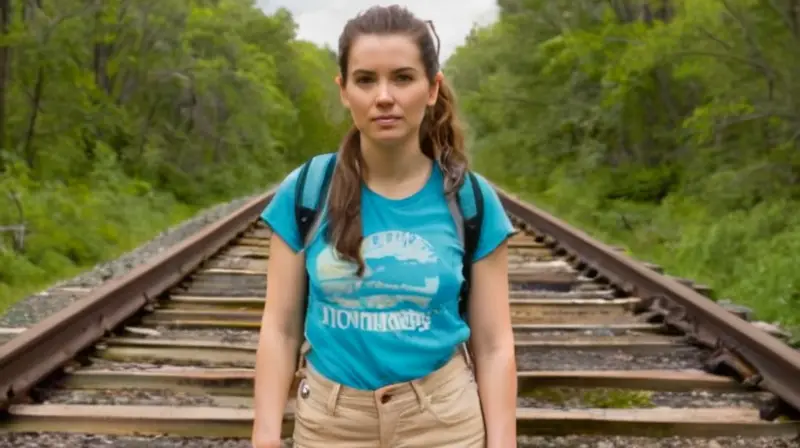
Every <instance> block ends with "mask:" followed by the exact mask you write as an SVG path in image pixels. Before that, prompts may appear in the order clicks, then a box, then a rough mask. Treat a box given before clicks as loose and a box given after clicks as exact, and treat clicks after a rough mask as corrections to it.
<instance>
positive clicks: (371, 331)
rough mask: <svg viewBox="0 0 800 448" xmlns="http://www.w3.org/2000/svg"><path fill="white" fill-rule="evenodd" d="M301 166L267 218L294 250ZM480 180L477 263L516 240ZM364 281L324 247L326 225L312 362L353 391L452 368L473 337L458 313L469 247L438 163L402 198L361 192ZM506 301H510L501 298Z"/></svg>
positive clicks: (312, 321) (313, 262)
mask: <svg viewBox="0 0 800 448" xmlns="http://www.w3.org/2000/svg"><path fill="white" fill-rule="evenodd" d="M298 174H299V168H298V169H295V170H294V171H293V172H292V173H290V174H289V175H288V176H287V177H286V178H285V179H284V180H283V182H282V183H281V185H280V186H279V187H278V190H277V192H276V193H275V197H274V198H273V199H272V201H271V202H270V203H269V205H268V206H267V207H266V209H265V210H264V212H263V213H262V215H261V216H262V219H264V221H265V222H266V223H267V224H268V225H269V226H270V227H271V228H272V230H273V232H275V233H276V234H277V235H279V236H280V237H281V238H282V239H283V240H284V241H286V243H287V244H288V245H289V246H290V247H291V248H292V249H293V250H294V251H296V252H297V251H300V250H302V249H303V242H302V241H301V239H300V236H299V232H298V229H297V226H296V223H295V220H294V216H295V215H294V192H295V184H296V182H297V177H298ZM476 177H478V181H479V182H478V183H479V185H480V189H481V191H482V192H483V198H484V218H483V227H482V229H481V238H480V241H479V243H478V246H477V249H476V251H475V256H474V260H476V261H477V260H479V259H481V258H483V257H485V256H486V255H488V254H489V253H491V252H492V251H493V250H494V249H495V248H496V247H497V246H498V245H499V244H501V243H502V242H503V241H504V240H505V239H507V238H508V237H509V236H510V235H511V234H512V233H513V226H512V225H511V222H510V220H509V218H508V216H507V215H506V213H505V211H504V209H503V207H502V204H501V203H500V200H499V198H498V197H497V194H496V192H495V191H494V189H492V188H491V186H490V185H489V184H488V183H487V182H486V181H485V179H484V178H483V177H481V176H477V175H476ZM361 213H362V217H361V219H362V226H363V234H364V235H365V238H364V241H363V244H362V249H361V251H362V254H363V257H364V261H365V263H366V270H365V272H364V276H363V277H361V278H359V277H356V276H355V269H356V265H355V264H352V263H348V262H344V261H343V260H340V259H339V258H338V257H337V256H336V255H335V252H334V251H333V250H332V247H331V246H329V245H328V244H326V242H325V241H324V232H325V227H326V220H325V219H324V218H323V220H322V222H321V223H322V224H321V225H320V226H319V227H318V229H319V230H318V231H317V232H316V233H315V235H314V236H312V239H311V240H310V243H309V245H308V247H307V248H305V250H306V269H307V271H308V276H309V291H310V295H309V302H308V303H309V309H308V312H307V315H306V322H305V336H306V339H307V340H308V341H309V344H310V345H311V351H310V352H309V354H308V362H309V363H310V364H311V365H312V366H313V367H314V369H315V370H317V371H318V372H320V373H321V374H323V375H324V376H326V377H327V378H329V379H331V380H333V381H336V382H338V383H340V384H343V385H345V386H349V387H352V388H356V389H367V390H374V389H377V388H380V387H382V386H385V385H388V384H393V383H398V382H403V381H409V380H412V379H415V378H421V377H423V376H425V375H427V374H429V373H430V372H432V371H434V370H436V369H438V368H439V367H441V366H442V365H444V364H445V363H446V362H447V361H449V359H450V358H451V357H452V355H453V353H454V350H455V349H456V348H457V347H458V346H459V344H461V343H463V342H464V341H466V340H467V339H468V338H469V335H470V329H469V327H468V326H467V325H466V324H465V322H464V321H463V320H462V318H461V316H460V315H459V312H458V294H459V290H460V287H461V283H462V281H463V276H462V273H461V267H462V261H461V260H462V256H463V253H464V251H463V248H462V245H461V241H460V240H459V238H458V234H457V229H456V227H455V222H454V221H453V217H452V215H451V214H450V211H449V209H448V206H447V200H446V198H445V196H444V184H443V177H442V172H441V170H440V168H439V166H438V164H434V169H433V170H432V172H431V175H430V178H429V179H428V181H427V183H426V184H425V186H424V187H423V188H422V189H421V190H419V191H418V192H417V193H415V194H413V195H412V196H409V197H406V198H403V199H399V200H395V199H389V198H386V197H383V196H381V195H379V194H376V193H375V192H373V191H371V190H370V189H369V188H368V187H367V186H366V185H362V189H361ZM497 300H507V298H506V297H498V298H497Z"/></svg>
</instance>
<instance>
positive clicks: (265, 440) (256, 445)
mask: <svg viewBox="0 0 800 448" xmlns="http://www.w3.org/2000/svg"><path fill="white" fill-rule="evenodd" d="M250 442H251V443H252V444H253V448H281V436H280V435H277V436H275V435H273V434H271V433H270V431H268V430H267V429H266V428H258V427H256V428H254V429H253V437H252V439H251V440H250Z"/></svg>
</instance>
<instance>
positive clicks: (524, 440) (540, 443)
mask: <svg viewBox="0 0 800 448" xmlns="http://www.w3.org/2000/svg"><path fill="white" fill-rule="evenodd" d="M45 446H46V447H52V448H56V447H58V448H62V447H63V448H67V447H69V448H72V447H76V448H77V447H81V448H100V447H115V448H212V447H213V448H251V447H252V444H251V443H250V441H249V440H243V439H238V440H231V439H197V438H179V437H114V436H94V435H80V434H12V435H11V436H9V437H7V438H0V447H15V448H39V447H45ZM291 446H292V444H291V439H286V440H284V441H283V444H282V447H281V448H291ZM518 446H519V447H520V448H797V447H798V446H800V445H799V444H798V442H797V441H793V440H791V439H786V438H777V437H776V438H771V437H761V438H739V437H720V438H715V439H701V438H699V439H694V438H688V439H687V438H677V437H671V438H664V439H658V438H644V437H588V436H570V437H519V438H518Z"/></svg>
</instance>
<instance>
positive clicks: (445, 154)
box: [327, 5, 468, 276]
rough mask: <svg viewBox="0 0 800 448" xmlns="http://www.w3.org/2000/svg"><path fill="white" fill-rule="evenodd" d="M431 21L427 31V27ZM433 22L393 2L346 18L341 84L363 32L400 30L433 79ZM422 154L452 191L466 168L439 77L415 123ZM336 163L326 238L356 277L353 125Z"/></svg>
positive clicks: (357, 164)
mask: <svg viewBox="0 0 800 448" xmlns="http://www.w3.org/2000/svg"><path fill="white" fill-rule="evenodd" d="M429 24H430V29H429V28H428V25H429ZM431 31H432V32H433V34H435V30H434V29H433V24H432V23H430V22H425V21H422V20H420V19H418V18H417V17H415V16H414V15H413V14H412V13H411V12H409V11H408V10H407V9H405V8H402V7H400V6H398V5H392V6H375V7H372V8H370V9H368V10H366V11H365V12H363V13H361V14H359V15H358V16H356V17H355V18H353V19H351V20H349V21H348V22H347V24H346V25H345V27H344V30H343V31H342V34H341V36H339V71H340V75H341V79H342V85H343V86H344V85H345V84H346V83H347V67H348V58H349V56H350V47H351V45H352V44H353V42H354V41H355V39H356V38H357V37H359V36H361V35H364V34H382V35H387V34H404V35H407V36H409V37H411V38H412V39H414V41H415V42H416V43H417V47H418V48H419V52H420V56H421V58H422V63H423V65H424V66H425V75H426V77H427V78H428V80H429V81H430V82H431V83H433V82H434V79H435V77H436V74H437V73H438V72H439V50H438V48H437V47H438V36H437V43H436V44H435V43H434V39H433V36H432V33H431ZM420 147H421V149H422V152H423V153H424V154H425V155H426V156H428V157H429V158H431V159H432V160H434V161H435V162H438V163H439V165H440V166H441V168H442V171H443V173H444V176H445V194H448V195H451V194H455V192H456V190H457V188H458V186H460V185H461V182H462V180H463V177H464V174H465V172H466V170H467V169H468V160H467V155H466V151H465V150H464V134H463V131H462V128H461V124H460V122H459V120H458V117H456V113H455V97H454V95H453V92H452V90H451V89H450V87H449V86H448V85H447V84H446V83H445V82H444V80H442V81H441V82H440V85H439V93H438V96H437V99H436V104H434V106H432V107H430V108H428V110H426V113H425V117H424V118H423V120H422V124H421V127H420ZM338 159H339V160H338V163H337V165H336V169H335V171H334V173H333V178H332V180H331V189H330V197H329V206H328V231H327V239H328V240H329V241H332V242H333V246H334V248H335V249H336V251H337V252H338V253H339V254H340V256H341V257H342V259H344V260H348V261H350V262H353V263H356V264H357V265H358V270H357V272H356V275H358V276H361V275H362V274H363V272H364V267H365V266H364V260H363V258H362V256H361V251H360V249H361V242H362V240H363V233H362V225H361V181H362V179H363V174H364V170H365V169H366V166H365V164H364V159H363V157H362V155H361V143H360V132H359V130H358V128H356V127H355V126H353V127H352V128H351V129H350V130H349V131H348V132H347V134H346V135H345V137H344V139H343V141H342V145H341V147H340V149H339V155H338Z"/></svg>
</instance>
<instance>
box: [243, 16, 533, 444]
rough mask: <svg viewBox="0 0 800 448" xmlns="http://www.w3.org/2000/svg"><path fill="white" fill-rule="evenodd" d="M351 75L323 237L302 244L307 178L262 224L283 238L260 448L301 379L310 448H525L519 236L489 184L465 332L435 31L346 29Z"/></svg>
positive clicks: (274, 269) (268, 335)
mask: <svg viewBox="0 0 800 448" xmlns="http://www.w3.org/2000/svg"><path fill="white" fill-rule="evenodd" d="M339 68H340V74H339V76H338V77H337V83H338V84H339V87H340V93H341V100H342V103H343V104H344V106H345V107H347V108H348V109H349V110H350V113H351V115H352V118H353V121H354V127H353V129H352V130H351V131H350V132H349V133H348V134H347V135H346V137H345V139H344V141H343V143H342V146H341V148H340V150H339V151H338V153H337V154H336V162H335V163H336V165H335V169H334V171H333V177H332V180H331V183H330V191H329V196H328V197H327V202H326V209H325V210H324V214H323V216H322V218H321V220H320V224H319V225H318V226H316V227H315V229H316V230H315V231H314V232H313V233H312V234H311V237H310V238H309V239H308V240H307V241H302V239H301V237H300V234H299V231H298V227H297V225H296V223H295V220H294V205H295V198H294V193H295V185H296V183H297V180H298V172H299V169H298V170H295V171H294V172H292V173H291V174H289V175H288V176H287V177H286V179H284V181H283V182H282V183H281V185H280V186H279V188H278V190H277V192H276V194H275V197H274V198H273V200H272V201H271V203H270V204H269V206H268V207H267V209H266V210H265V211H264V213H263V215H262V217H263V219H264V220H265V221H266V222H267V223H268V224H269V225H270V227H271V228H272V229H273V232H274V233H273V236H272V242H271V249H270V260H269V266H268V271H269V281H268V282H267V296H266V306H265V309H264V317H263V321H262V326H261V335H260V341H259V347H258V352H257V355H256V356H257V360H256V379H255V421H254V426H253V439H252V440H253V445H254V446H255V447H256V448H266V447H278V446H280V433H281V426H282V421H283V418H284V412H285V406H286V403H287V396H288V394H289V393H288V392H289V388H290V385H291V384H292V382H293V378H294V376H295V374H296V373H299V375H300V377H301V380H300V384H299V387H298V388H297V390H296V391H295V392H294V393H295V394H296V402H295V411H294V428H295V429H294V443H295V446H297V447H301V448H318V447H319V448H337V447H347V448H361V447H364V448H366V447H375V448H378V447H381V448H384V447H385V448H395V447H409V448H412V447H419V448H423V447H424V448H443V447H458V448H478V447H481V448H482V447H487V446H488V447H489V448H500V447H502V448H506V447H514V446H516V395H517V388H516V383H517V382H516V364H515V358H514V338H513V333H512V329H511V322H510V315H509V314H510V313H509V304H508V267H507V246H506V241H507V239H508V237H509V236H510V235H511V234H512V233H513V227H512V225H511V223H510V221H509V219H508V217H507V216H506V214H505V212H504V210H503V207H502V205H501V204H500V201H499V199H498V197H497V195H496V193H495V192H494V190H493V189H492V188H491V187H490V185H489V184H488V183H487V182H486V181H485V180H484V179H483V178H481V177H477V179H478V181H479V182H478V186H479V187H480V191H481V193H482V195H483V203H484V208H483V220H482V226H481V233H480V240H479V241H478V244H477V247H476V249H475V252H474V256H473V264H472V269H471V275H470V276H471V282H470V285H471V287H470V295H469V301H468V303H469V305H468V306H469V308H468V316H469V319H468V320H465V319H464V318H463V317H462V315H461V314H460V313H459V310H458V300H459V291H460V289H461V286H462V282H463V281H464V276H463V275H462V270H461V268H462V258H461V257H462V255H463V254H464V249H463V247H462V244H461V242H460V240H459V236H458V232H457V229H456V225H455V223H454V220H453V217H452V215H451V210H450V209H449V208H448V195H451V194H453V192H454V190H455V189H457V188H458V187H459V186H460V185H461V183H462V181H463V180H464V177H465V176H466V173H467V170H468V166H467V157H466V154H465V150H464V141H463V140H464V139H463V135H462V131H461V128H460V126H459V124H458V120H457V118H456V114H455V110H454V98H453V95H452V92H451V91H450V89H449V88H448V86H447V85H446V84H445V82H444V80H443V77H442V74H441V72H440V71H439V68H440V67H439V62H438V50H437V48H436V45H435V43H434V39H433V36H432V35H431V32H430V30H429V27H428V25H427V24H426V23H425V22H424V21H421V20H419V19H418V18H416V17H414V16H413V15H412V14H411V13H410V12H408V11H407V10H405V9H403V8H401V7H398V6H391V7H373V8H371V9H369V10H367V11H366V12H364V13H362V14H360V15H358V16H357V17H355V18H354V19H352V20H350V21H349V22H348V23H347V25H346V26H345V28H344V31H343V32H342V35H341V37H340V39H339ZM306 293H308V308H307V311H306V309H305V306H304V301H305V294H306ZM304 317H305V320H304ZM304 329H305V331H304ZM304 342H306V343H305V344H304ZM467 342H468V345H469V347H470V350H469V355H467V353H466V350H464V348H465V347H466V345H465V343H467ZM301 345H303V347H304V350H302V355H301V359H300V360H299V361H300V362H299V363H298V362H297V361H298V359H297V353H298V350H299V349H300V347H301Z"/></svg>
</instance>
